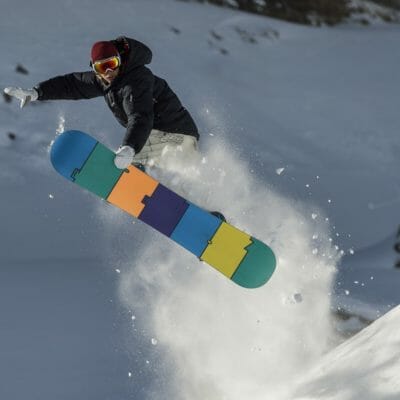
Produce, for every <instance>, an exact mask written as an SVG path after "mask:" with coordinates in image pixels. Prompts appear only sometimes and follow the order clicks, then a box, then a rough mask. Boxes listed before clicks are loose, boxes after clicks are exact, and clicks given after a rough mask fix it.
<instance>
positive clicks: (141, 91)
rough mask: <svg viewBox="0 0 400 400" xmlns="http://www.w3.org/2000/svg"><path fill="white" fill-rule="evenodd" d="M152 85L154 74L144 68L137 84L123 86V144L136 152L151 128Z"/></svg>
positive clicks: (152, 112) (152, 118)
mask: <svg viewBox="0 0 400 400" xmlns="http://www.w3.org/2000/svg"><path fill="white" fill-rule="evenodd" d="M153 86H154V75H153V74H152V73H151V72H150V70H148V69H147V68H145V73H144V74H143V75H142V77H141V80H140V82H139V83H138V84H136V85H127V86H126V87H125V88H124V92H123V102H122V106H123V109H124V111H125V113H126V115H127V118H128V123H127V126H126V134H125V138H124V141H123V144H124V145H129V146H131V147H133V148H134V149H135V152H136V153H138V152H140V150H142V148H143V146H144V144H145V143H146V140H147V139H148V138H149V136H150V132H151V130H152V129H153V122H154V110H153Z"/></svg>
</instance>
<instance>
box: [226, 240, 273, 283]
mask: <svg viewBox="0 0 400 400" xmlns="http://www.w3.org/2000/svg"><path fill="white" fill-rule="evenodd" d="M251 240H252V242H253V243H252V244H251V245H250V246H248V247H247V248H246V250H247V254H246V256H245V257H244V259H243V260H242V262H241V263H240V264H239V267H238V269H237V270H236V272H235V273H234V274H233V276H232V278H231V279H232V280H233V281H234V282H235V283H237V284H238V285H240V286H243V287H247V288H256V287H260V286H262V285H264V284H265V283H266V282H267V281H268V280H269V279H270V278H271V276H272V274H273V273H274V271H275V266H276V259H275V255H274V253H273V251H272V250H271V248H270V247H269V246H267V245H266V244H264V243H263V242H260V241H259V240H258V239H255V238H253V237H252V238H251Z"/></svg>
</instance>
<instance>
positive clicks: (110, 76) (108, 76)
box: [100, 68, 119, 83]
mask: <svg viewBox="0 0 400 400" xmlns="http://www.w3.org/2000/svg"><path fill="white" fill-rule="evenodd" d="M118 73H119V68H117V69H115V70H112V69H107V70H106V72H105V73H104V74H100V76H101V77H102V78H103V79H104V80H105V81H106V82H107V83H111V82H112V81H113V80H114V79H115V78H116V77H117V76H118Z"/></svg>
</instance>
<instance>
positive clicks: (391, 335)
mask: <svg viewBox="0 0 400 400" xmlns="http://www.w3.org/2000/svg"><path fill="white" fill-rule="evenodd" d="M399 326H400V306H398V307H396V308H395V309H393V310H392V311H391V312H389V313H387V314H386V315H385V316H384V317H382V318H380V319H378V320H377V321H375V322H374V323H373V324H372V325H370V326H369V327H368V328H365V329H364V330H362V331H361V332H360V333H358V334H357V335H356V336H354V337H353V338H351V339H350V340H348V341H346V342H345V343H343V344H342V345H340V346H339V347H337V348H336V349H335V350H333V351H331V352H330V353H329V354H327V355H326V356H325V357H324V358H323V359H322V360H321V361H320V362H318V363H317V365H316V366H315V367H313V368H312V369H311V370H310V372H309V373H308V374H307V378H304V379H303V380H302V381H301V383H300V384H299V386H298V388H297V390H296V391H295V394H293V395H292V396H291V397H290V399H291V400H313V399H318V400H359V399H363V400H377V399H379V400H394V399H398V398H399V393H400V381H399V374H400V364H399V363H398V350H399V346H400V332H399V329H398V328H399Z"/></svg>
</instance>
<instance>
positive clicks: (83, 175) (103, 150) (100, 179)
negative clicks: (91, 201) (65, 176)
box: [73, 143, 124, 199]
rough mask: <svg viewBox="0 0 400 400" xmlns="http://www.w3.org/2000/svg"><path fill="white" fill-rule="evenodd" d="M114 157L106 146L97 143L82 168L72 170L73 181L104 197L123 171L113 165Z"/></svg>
mask: <svg viewBox="0 0 400 400" xmlns="http://www.w3.org/2000/svg"><path fill="white" fill-rule="evenodd" d="M114 157H115V155H114V153H113V152H111V151H110V150H109V149H107V147H105V146H103V145H102V144H101V143H97V145H96V147H95V148H94V149H93V151H92V152H91V154H90V156H89V158H88V159H87V160H86V162H85V164H84V168H81V169H80V170H76V171H75V172H74V175H73V177H74V180H75V183H77V184H78V185H79V186H82V187H84V188H85V189H87V190H89V191H91V192H93V193H95V194H97V196H100V197H101V198H102V199H106V198H107V197H108V195H109V194H110V193H111V191H112V189H113V188H114V186H115V184H116V183H117V182H118V179H119V178H120V177H121V175H122V174H123V172H124V171H123V170H121V169H119V168H117V167H116V166H115V165H114Z"/></svg>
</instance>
